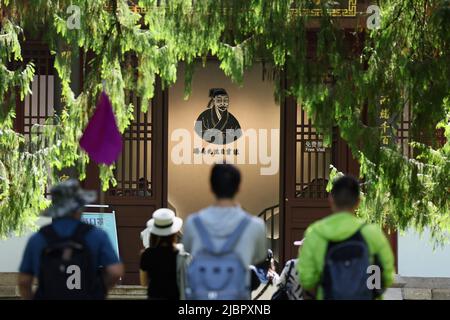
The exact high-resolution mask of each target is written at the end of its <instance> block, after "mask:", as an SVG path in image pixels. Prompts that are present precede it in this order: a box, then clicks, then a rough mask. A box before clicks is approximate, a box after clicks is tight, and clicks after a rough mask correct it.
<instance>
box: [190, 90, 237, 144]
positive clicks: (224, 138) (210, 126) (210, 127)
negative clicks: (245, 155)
mask: <svg viewBox="0 0 450 320" xmlns="http://www.w3.org/2000/svg"><path fill="white" fill-rule="evenodd" d="M209 97H210V100H209V103H208V106H207V109H206V110H205V111H203V112H202V113H201V114H200V116H199V117H198V119H197V122H196V124H195V131H196V132H197V134H198V135H199V136H200V137H202V138H203V139H204V140H205V141H207V142H209V143H214V144H227V143H231V142H233V141H236V140H237V139H238V138H240V137H241V135H242V131H241V126H240V124H239V121H238V120H237V119H236V118H235V117H234V116H233V115H232V114H231V113H230V112H229V111H228V107H229V101H230V100H229V97H228V93H227V92H226V91H225V89H222V88H214V89H210V90H209Z"/></svg>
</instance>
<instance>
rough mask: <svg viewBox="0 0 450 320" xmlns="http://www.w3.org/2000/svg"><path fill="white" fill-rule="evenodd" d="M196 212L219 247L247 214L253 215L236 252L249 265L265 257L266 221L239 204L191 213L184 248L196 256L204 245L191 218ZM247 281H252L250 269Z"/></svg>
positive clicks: (214, 243) (185, 232)
mask: <svg viewBox="0 0 450 320" xmlns="http://www.w3.org/2000/svg"><path fill="white" fill-rule="evenodd" d="M195 215H199V216H200V219H201V221H202V223H203V225H204V226H205V228H206V229H207V230H208V231H209V236H210V238H211V241H212V243H213V245H214V246H215V247H218V248H220V247H221V246H223V245H224V244H225V241H226V240H227V239H228V237H229V235H230V234H231V233H232V232H233V231H234V230H235V229H236V228H237V226H238V225H239V223H240V222H241V221H242V219H243V218H244V217H245V215H248V216H250V217H251V220H250V223H249V224H248V225H247V226H246V228H245V229H244V232H243V234H242V235H241V237H240V238H239V240H238V242H237V244H236V246H235V248H234V252H235V253H236V254H237V255H238V256H239V257H240V258H241V260H242V263H243V264H244V265H245V266H248V267H249V266H250V265H253V264H257V263H260V262H262V261H264V260H265V258H266V256H267V240H266V230H265V226H264V222H263V221H262V220H261V219H260V218H257V217H254V216H252V215H250V214H248V213H247V212H245V211H244V210H242V209H241V207H239V206H234V207H218V206H210V207H207V208H205V209H203V210H200V211H199V212H197V213H195V214H192V215H191V216H189V218H188V219H187V221H186V224H185V226H184V233H183V244H184V248H185V250H186V251H187V252H189V253H191V255H192V257H193V258H194V259H195V255H196V253H197V252H198V251H199V250H200V249H202V248H203V245H202V242H201V239H200V236H199V235H198V231H197V228H196V227H195V225H194V223H193V220H192V219H193V218H194V216H195ZM247 281H248V283H250V272H249V273H248V276H247Z"/></svg>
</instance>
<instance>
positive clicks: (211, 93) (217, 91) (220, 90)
mask: <svg viewBox="0 0 450 320" xmlns="http://www.w3.org/2000/svg"><path fill="white" fill-rule="evenodd" d="M220 95H228V93H227V92H226V91H225V89H223V88H212V89H209V97H210V98H214V97H215V96H220Z"/></svg>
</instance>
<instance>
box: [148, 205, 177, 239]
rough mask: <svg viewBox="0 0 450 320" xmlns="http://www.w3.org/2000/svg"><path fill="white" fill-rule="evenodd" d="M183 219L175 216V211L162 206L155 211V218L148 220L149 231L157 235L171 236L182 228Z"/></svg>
mask: <svg viewBox="0 0 450 320" xmlns="http://www.w3.org/2000/svg"><path fill="white" fill-rule="evenodd" d="M182 226H183V220H181V219H180V218H178V217H176V216H175V213H174V212H173V211H172V210H170V209H167V208H161V209H158V210H156V211H155V212H153V218H152V219H150V220H149V221H148V222H147V229H148V231H149V233H152V234H154V235H157V236H163V237H164V236H169V235H171V234H175V233H177V232H178V231H180V230H181V227H182Z"/></svg>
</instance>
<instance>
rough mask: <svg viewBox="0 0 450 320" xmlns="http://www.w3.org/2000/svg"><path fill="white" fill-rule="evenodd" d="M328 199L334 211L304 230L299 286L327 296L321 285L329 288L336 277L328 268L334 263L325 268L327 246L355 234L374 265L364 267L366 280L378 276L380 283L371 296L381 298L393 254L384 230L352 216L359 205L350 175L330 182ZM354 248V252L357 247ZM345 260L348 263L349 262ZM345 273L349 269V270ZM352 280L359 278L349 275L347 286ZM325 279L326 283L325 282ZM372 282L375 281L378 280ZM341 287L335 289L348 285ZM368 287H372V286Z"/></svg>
mask: <svg viewBox="0 0 450 320" xmlns="http://www.w3.org/2000/svg"><path fill="white" fill-rule="evenodd" d="M329 199H330V204H331V208H332V210H333V212H334V213H333V214H332V215H330V216H328V217H326V218H324V219H321V220H319V221H317V222H315V223H313V224H312V225H311V226H309V228H308V229H307V230H306V233H305V241H304V243H303V247H302V251H301V257H299V261H300V262H299V264H298V265H297V269H298V274H299V277H300V283H301V285H302V286H303V288H304V290H306V291H307V292H310V293H311V294H312V295H313V296H315V297H316V299H327V292H328V291H329V290H328V291H327V292H325V291H326V290H325V288H324V287H327V288H329V284H330V283H331V282H332V280H333V277H336V272H335V271H333V272H329V268H333V266H330V264H329V263H328V264H327V265H328V266H327V267H326V261H329V259H326V257H327V254H329V247H330V245H331V246H335V245H336V244H338V243H344V241H345V240H348V239H350V238H351V239H356V238H355V237H359V239H360V240H361V242H362V243H363V244H362V246H363V247H365V248H366V250H365V252H367V253H368V260H369V262H368V263H369V265H372V266H373V265H375V267H371V268H370V269H368V270H367V279H368V281H367V283H372V281H371V279H372V278H370V279H369V277H377V276H381V277H380V279H379V281H378V283H381V288H380V287H378V288H376V289H377V290H376V291H374V292H373V293H374V294H373V298H381V293H382V292H383V290H384V289H386V288H388V287H389V286H390V285H392V282H393V279H394V272H395V268H394V256H393V253H392V249H391V246H390V244H389V242H388V240H387V239H386V237H385V235H384V233H383V231H382V230H381V229H380V228H379V227H378V226H377V225H373V224H370V225H369V224H367V225H366V224H364V222H363V221H361V220H360V219H358V218H357V217H356V216H355V215H354V213H355V210H356V209H357V207H358V205H359V183H358V181H357V180H356V179H355V178H353V177H350V176H343V177H340V178H338V179H337V180H336V181H335V182H334V183H333V188H332V190H331V196H330V198H329ZM346 243H348V241H347V242H346ZM354 250H355V251H356V249H354ZM362 251H364V250H362ZM328 257H330V256H328ZM366 261H367V259H366ZM345 263H347V265H348V264H349V262H345ZM345 263H344V264H343V265H342V266H344V265H345ZM350 268H352V267H350ZM360 269H361V267H360ZM335 270H341V272H342V270H345V267H343V268H341V269H339V268H336V269H335ZM373 270H375V271H373ZM377 270H379V271H381V275H379V274H378V275H377V274H376V273H377ZM343 272H345V271H343ZM348 272H351V270H349V271H348ZM331 274H333V276H331ZM360 274H361V272H360ZM345 276H346V275H344V276H342V275H340V276H338V277H341V279H344V278H345ZM347 276H348V275H347ZM364 276H365V275H364ZM352 277H353V276H352ZM325 279H326V280H325ZM352 280H353V282H355V281H358V280H355V278H354V277H353V278H351V280H349V281H348V283H349V284H350V286H352V285H353V284H352V283H351V282H352ZM325 281H326V283H327V284H326V285H324V283H325ZM373 283H374V284H376V283H377V281H374V282H373ZM335 285H336V282H335ZM350 286H349V287H350ZM342 287H344V286H341V288H339V289H338V290H344V291H345V290H347V288H345V289H343V288H342ZM345 287H346V286H345ZM368 288H369V289H373V288H372V287H368ZM373 290H375V289H373ZM328 298H329V299H333V298H330V297H328Z"/></svg>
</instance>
